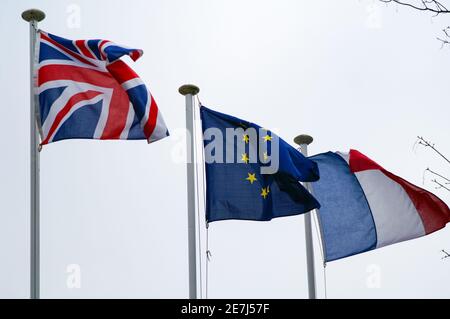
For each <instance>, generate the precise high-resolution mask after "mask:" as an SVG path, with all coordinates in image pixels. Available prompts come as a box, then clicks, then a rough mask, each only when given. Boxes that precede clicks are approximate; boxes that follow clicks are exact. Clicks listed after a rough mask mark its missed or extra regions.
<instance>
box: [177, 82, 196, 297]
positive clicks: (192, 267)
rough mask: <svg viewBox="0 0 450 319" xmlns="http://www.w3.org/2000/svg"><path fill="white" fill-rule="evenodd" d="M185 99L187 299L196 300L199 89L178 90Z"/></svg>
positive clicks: (192, 87) (187, 85) (184, 86)
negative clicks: (196, 112) (195, 159)
mask: <svg viewBox="0 0 450 319" xmlns="http://www.w3.org/2000/svg"><path fill="white" fill-rule="evenodd" d="M178 92H180V94H181V95H184V96H185V97H186V130H187V136H186V157H187V163H186V168H187V201H188V252H189V299H197V298H198V292H197V250H196V237H195V230H196V229H195V195H196V193H195V192H196V189H195V187H196V186H195V185H196V183H195V163H194V152H195V137H194V121H195V119H194V114H195V113H194V109H193V108H194V96H195V95H197V93H198V92H200V89H199V88H198V87H197V86H195V85H192V84H186V85H183V86H181V87H180V88H179V89H178Z"/></svg>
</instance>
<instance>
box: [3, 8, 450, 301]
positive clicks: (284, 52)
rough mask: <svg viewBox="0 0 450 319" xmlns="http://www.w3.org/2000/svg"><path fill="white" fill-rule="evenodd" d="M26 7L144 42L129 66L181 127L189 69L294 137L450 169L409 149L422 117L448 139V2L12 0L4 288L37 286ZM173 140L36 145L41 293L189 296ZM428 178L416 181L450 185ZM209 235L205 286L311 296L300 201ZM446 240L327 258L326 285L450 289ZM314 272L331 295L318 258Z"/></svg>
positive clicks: (404, 166)
mask: <svg viewBox="0 0 450 319" xmlns="http://www.w3.org/2000/svg"><path fill="white" fill-rule="evenodd" d="M30 7H38V8H40V9H42V10H44V11H45V12H46V13H47V18H46V19H45V20H44V21H43V22H42V23H41V24H40V26H41V28H42V29H44V30H46V31H49V32H51V33H54V34H57V35H60V36H63V37H67V38H73V39H77V38H78V39H85V38H106V39H110V40H113V41H115V42H118V43H122V44H126V45H129V46H134V47H139V48H142V49H143V50H144V51H145V54H144V56H143V58H142V59H141V60H139V61H138V62H137V63H134V65H133V67H134V69H135V70H136V71H137V73H138V74H139V75H140V76H141V77H142V78H143V79H144V81H146V82H147V83H148V85H149V87H150V89H151V91H152V92H153V94H154V96H155V97H156V99H157V101H158V103H159V105H160V108H161V111H162V112H163V114H164V117H165V120H166V123H167V124H168V126H169V128H170V129H171V131H173V132H175V131H177V129H180V128H183V126H184V120H185V116H184V99H183V97H182V96H180V95H179V94H178V93H177V89H178V87H179V86H180V85H182V84H184V83H188V82H192V83H195V84H197V85H198V86H199V87H200V88H201V94H200V98H201V100H202V102H203V103H204V104H205V105H208V106H210V107H212V108H215V109H217V110H219V111H222V112H226V113H230V114H233V115H235V116H238V117H242V118H245V119H248V120H251V121H253V122H256V123H259V124H261V125H263V126H265V127H272V128H278V129H279V133H280V135H281V136H282V137H284V138H285V139H286V140H288V141H291V140H292V138H293V137H294V136H295V135H297V134H299V133H305V132H306V133H309V134H311V135H313V136H314V137H315V142H314V143H313V145H312V146H311V148H310V153H318V152H322V151H327V150H347V149H349V148H356V149H358V150H360V151H362V152H363V153H365V154H367V155H368V156H370V157H372V158H373V159H375V160H376V161H378V162H379V163H380V164H382V165H384V166H385V167H386V168H388V169H390V170H391V171H392V172H395V173H397V174H398V175H401V176H402V177H405V178H406V179H408V180H410V181H411V182H414V183H416V184H418V185H422V182H423V181H422V175H423V171H424V169H425V168H426V167H428V166H430V167H432V168H433V169H435V170H438V171H441V172H442V173H446V174H447V175H450V170H449V166H448V165H447V166H446V165H444V163H443V161H441V160H439V159H438V158H437V157H436V156H435V155H434V154H433V153H431V152H430V151H429V150H426V149H423V148H420V147H419V148H417V149H416V151H413V144H414V141H415V136H417V135H423V136H425V137H427V138H429V139H431V140H432V141H434V142H435V143H436V144H437V145H438V146H439V147H440V149H441V150H442V151H443V152H445V153H447V154H450V146H449V144H448V139H449V136H450V128H449V125H448V122H449V118H450V111H449V108H448V99H447V98H446V92H447V91H448V74H449V70H450V50H449V49H442V50H441V49H440V44H439V42H438V41H437V40H436V36H437V35H440V30H441V29H442V28H443V27H444V26H446V25H447V24H450V20H449V19H450V17H444V16H442V17H437V18H434V19H432V18H431V16H429V15H427V14H423V13H418V12H414V11H412V10H410V9H407V8H400V7H396V6H395V5H389V6H385V5H381V4H379V3H378V2H377V1H372V0H360V1H358V0H340V1H336V0H327V1H326V0H323V1H296V0H290V1H288V0H277V1H274V0H272V1H261V0H258V1H257V0H252V1H250V0H246V1H237V0H227V1H225V0H214V1H211V0H189V1H186V0H183V1H181V0H171V1H163V0H152V1H143V0H142V1H132V2H130V1H113V0H109V1H56V0H54V1H36V0H35V1H20V2H19V1H13V0H7V1H2V10H1V13H0V17H1V19H0V30H2V31H1V32H2V39H3V43H4V45H3V49H2V50H1V51H0V61H1V72H0V84H1V92H2V107H0V117H1V118H2V119H3V121H2V125H1V126H0V127H1V128H0V131H1V135H2V136H3V138H2V140H1V142H0V149H1V150H2V151H1V154H2V155H1V157H0V164H1V165H0V179H1V182H0V256H1V258H0V259H1V260H2V262H1V264H0V283H1V284H0V297H4V298H6V297H8V298H10V297H19V298H27V297H28V287H29V268H28V267H29V264H28V262H29V258H28V255H29V87H28V83H29V82H28V81H29V69H28V59H29V56H28V54H29V42H28V25H27V24H26V23H25V22H24V21H23V20H22V19H21V18H20V14H21V12H22V11H23V10H25V9H28V8H30ZM78 11H79V13H80V15H79V21H78V18H77V17H76V16H75V17H74V16H73V13H77V12H78ZM78 22H79V23H78ZM446 23H447V24H446ZM177 143H178V144H179V143H180V141H179V139H177V138H175V137H174V136H173V137H171V138H168V139H165V140H162V141H160V142H158V143H155V144H152V145H147V144H146V142H145V141H137V142H120V141H111V142H99V141H75V140H74V141H65V142H59V143H55V144H52V145H49V146H46V147H45V148H44V150H43V152H42V154H41V161H42V164H41V193H42V196H41V219H42V222H41V233H42V237H41V240H42V242H41V258H42V261H41V267H42V273H41V275H42V278H41V279H42V285H41V291H42V297H44V298H52V297H62V298H71V297H88V298H90V297H138V298H147V297H148V298H184V297H187V294H188V277H187V274H188V273H187V229H186V226H187V224H186V222H187V220H186V177H185V166H184V165H183V164H181V163H176V162H175V161H174V159H173V154H174V149H175V146H176V145H177ZM428 180H429V178H427V179H426V181H425V184H424V187H425V188H427V189H429V190H432V191H435V192H436V194H438V195H439V196H441V197H442V198H443V199H444V200H445V201H446V202H447V203H449V202H450V196H449V193H445V192H444V191H442V190H435V189H434V187H433V185H432V184H431V183H430V182H429V181H428ZM210 249H211V251H212V260H211V262H210V264H209V271H210V272H209V297H211V298H233V297H236V298H244V297H257V298H259V297H261V298H262V297H267V298H305V297H306V296H307V284H306V268H305V247H304V233H303V218H302V217H301V216H296V217H289V218H282V219H278V220H274V221H272V222H267V223H258V222H239V221H228V222H217V223H214V224H212V225H211V227H210ZM441 249H449V250H450V232H449V229H448V228H447V229H444V230H442V231H440V232H437V233H435V234H433V235H430V236H427V237H425V238H421V239H418V240H413V241H409V242H406V243H401V244H397V245H393V246H390V247H386V248H383V249H379V250H376V251H372V252H369V253H366V254H362V255H359V256H355V257H351V258H347V259H344V260H341V261H336V262H332V263H330V264H329V265H328V266H327V292H328V297H330V298H350V297H353V298H402V297H405V298H413V297H424V298H431V297H437V298H442V297H449V296H450V259H447V260H441V257H442V254H441V253H440V250H441ZM317 253H318V252H317ZM72 264H76V265H79V266H80V269H81V288H79V289H70V288H68V287H67V284H66V282H67V267H68V266H69V265H72ZM317 273H318V293H319V296H321V297H323V296H324V285H323V270H322V268H321V267H320V265H319V263H318V264H317ZM374 283H375V284H374ZM377 283H378V284H377Z"/></svg>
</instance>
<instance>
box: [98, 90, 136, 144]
mask: <svg viewBox="0 0 450 319" xmlns="http://www.w3.org/2000/svg"><path fill="white" fill-rule="evenodd" d="M116 86H117V87H116V88H114V90H113V94H112V97H111V103H110V107H109V113H108V119H107V120H106V125H105V128H104V129H103V133H102V136H101V137H100V139H103V140H110V139H119V138H120V134H121V133H122V131H123V129H124V128H125V125H126V122H127V117H128V110H129V107H130V99H129V98H128V94H127V93H126V92H125V90H124V89H123V88H122V87H121V86H120V85H119V84H118V83H116Z"/></svg>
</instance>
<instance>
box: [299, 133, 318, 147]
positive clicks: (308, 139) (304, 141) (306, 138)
mask: <svg viewBox="0 0 450 319" xmlns="http://www.w3.org/2000/svg"><path fill="white" fill-rule="evenodd" d="M313 141H314V139H313V138H312V136H310V135H306V134H301V135H299V136H297V137H295V138H294V143H295V144H297V145H309V144H311V143H312V142H313Z"/></svg>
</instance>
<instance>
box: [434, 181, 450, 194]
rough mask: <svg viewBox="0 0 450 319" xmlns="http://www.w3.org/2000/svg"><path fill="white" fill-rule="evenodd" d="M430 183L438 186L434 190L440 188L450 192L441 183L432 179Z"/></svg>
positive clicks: (449, 189)
mask: <svg viewBox="0 0 450 319" xmlns="http://www.w3.org/2000/svg"><path fill="white" fill-rule="evenodd" d="M431 182H432V183H435V184H436V185H438V186H437V187H436V189H441V188H443V189H445V190H447V191H449V192H450V188H448V187H446V186H445V185H443V184H442V183H440V182H439V181H438V180H436V179H433V180H431Z"/></svg>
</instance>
